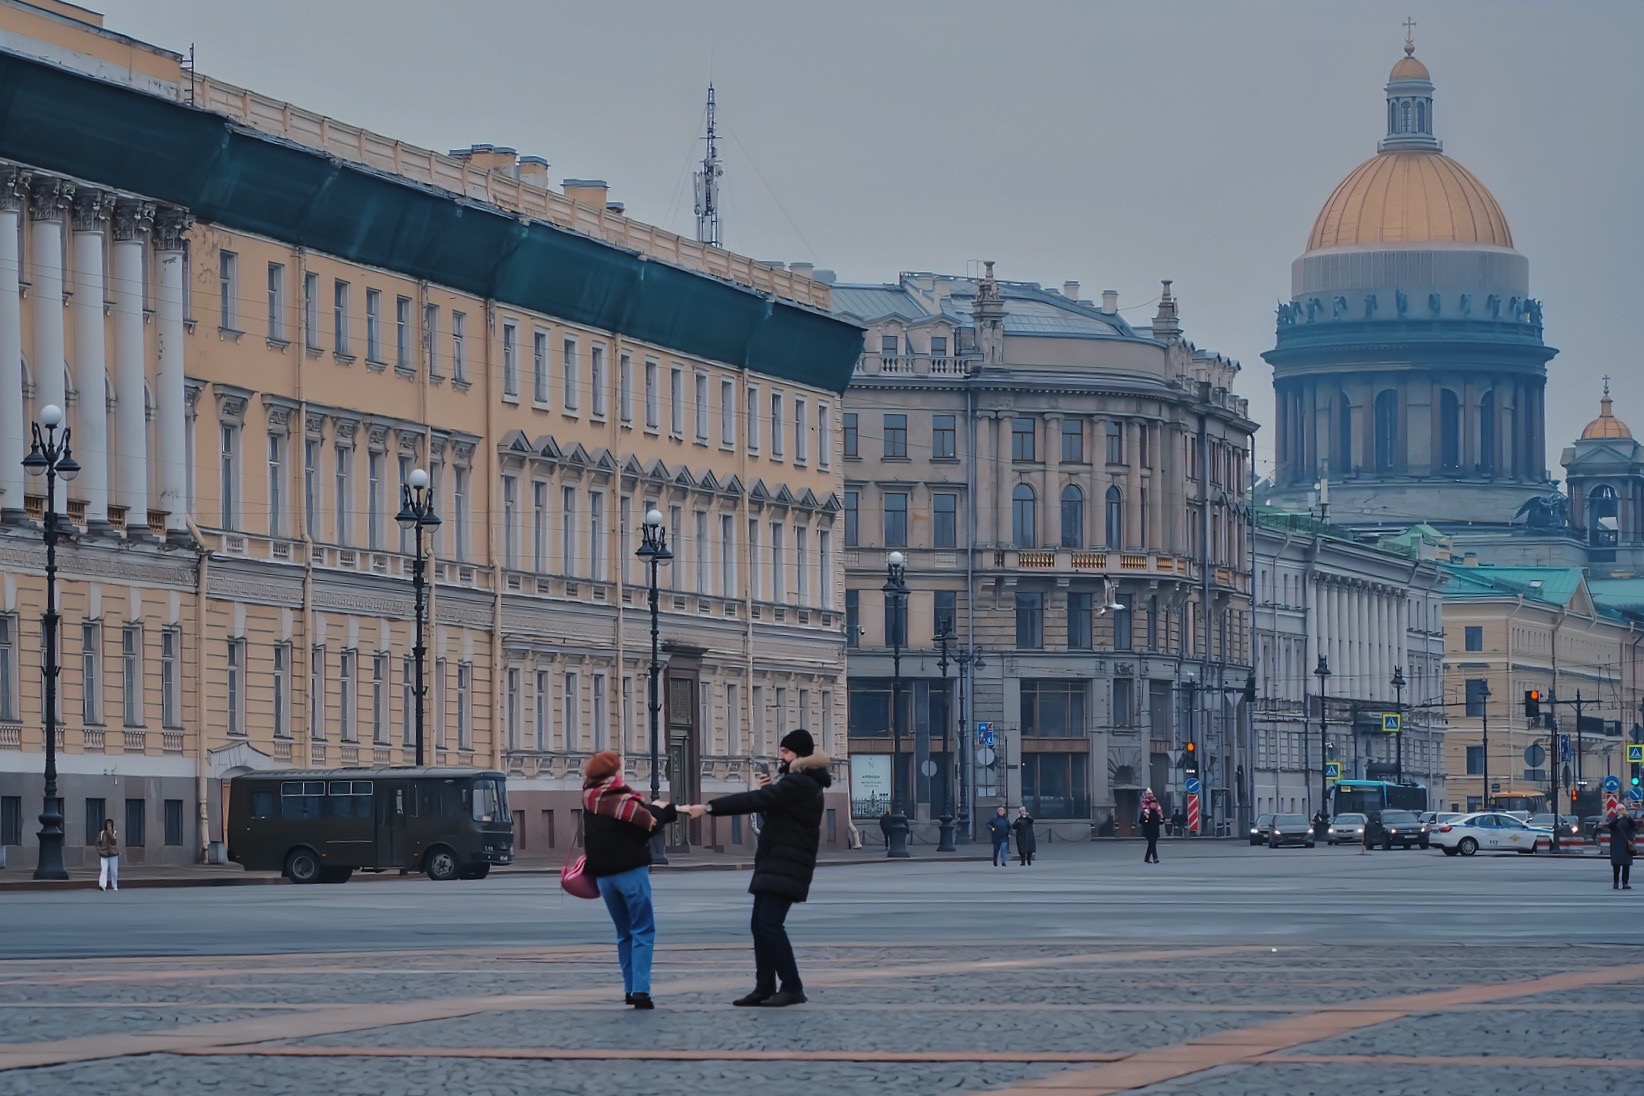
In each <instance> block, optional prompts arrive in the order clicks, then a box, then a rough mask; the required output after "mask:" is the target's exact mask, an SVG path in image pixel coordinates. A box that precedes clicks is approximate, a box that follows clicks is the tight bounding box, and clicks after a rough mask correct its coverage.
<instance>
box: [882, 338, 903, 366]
mask: <svg viewBox="0 0 1644 1096" xmlns="http://www.w3.org/2000/svg"><path fill="white" fill-rule="evenodd" d="M901 346H902V340H901V339H900V338H899V337H898V336H896V335H881V336H879V356H880V357H881V358H885V359H887V360H893V359H895V358H896V356H897V353H898V351H899V350H900V349H901Z"/></svg>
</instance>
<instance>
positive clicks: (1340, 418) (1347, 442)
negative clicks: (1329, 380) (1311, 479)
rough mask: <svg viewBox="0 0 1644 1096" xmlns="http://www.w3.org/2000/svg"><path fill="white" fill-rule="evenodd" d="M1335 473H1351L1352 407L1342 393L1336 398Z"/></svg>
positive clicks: (1345, 394)
mask: <svg viewBox="0 0 1644 1096" xmlns="http://www.w3.org/2000/svg"><path fill="white" fill-rule="evenodd" d="M1336 404H1337V406H1336V473H1337V475H1342V476H1346V475H1351V474H1352V472H1353V405H1352V403H1351V402H1349V401H1348V399H1347V393H1346V392H1342V393H1340V394H1339V395H1338V396H1337V397H1336Z"/></svg>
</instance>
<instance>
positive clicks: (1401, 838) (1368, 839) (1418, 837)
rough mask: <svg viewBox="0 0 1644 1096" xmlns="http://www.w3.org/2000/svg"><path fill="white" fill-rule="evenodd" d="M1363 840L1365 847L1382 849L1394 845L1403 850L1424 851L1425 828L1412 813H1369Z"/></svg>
mask: <svg viewBox="0 0 1644 1096" xmlns="http://www.w3.org/2000/svg"><path fill="white" fill-rule="evenodd" d="M1364 840H1365V844H1367V845H1370V846H1372V847H1374V846H1376V845H1380V846H1381V847H1382V848H1384V849H1391V848H1392V847H1393V846H1395V845H1397V846H1398V847H1400V848H1404V849H1415V848H1422V849H1425V848H1426V847H1427V842H1428V835H1427V827H1426V826H1424V825H1422V823H1421V819H1419V818H1417V817H1416V812H1414V811H1395V810H1384V811H1371V812H1370V818H1369V820H1368V821H1367V822H1365V824H1364Z"/></svg>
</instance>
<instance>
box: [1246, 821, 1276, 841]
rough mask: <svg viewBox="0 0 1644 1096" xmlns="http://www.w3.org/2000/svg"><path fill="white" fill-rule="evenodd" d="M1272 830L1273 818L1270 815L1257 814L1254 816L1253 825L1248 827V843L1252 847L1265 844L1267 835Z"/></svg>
mask: <svg viewBox="0 0 1644 1096" xmlns="http://www.w3.org/2000/svg"><path fill="white" fill-rule="evenodd" d="M1272 829H1273V816H1272V815H1270V814H1258V815H1257V816H1256V821H1255V823H1254V824H1252V825H1251V827H1250V843H1251V844H1252V845H1260V844H1263V843H1264V842H1266V840H1267V835H1268V834H1269V833H1270V832H1272Z"/></svg>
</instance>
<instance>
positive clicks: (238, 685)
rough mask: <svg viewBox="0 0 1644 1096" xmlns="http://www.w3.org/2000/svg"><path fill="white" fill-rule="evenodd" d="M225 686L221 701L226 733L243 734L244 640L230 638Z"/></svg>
mask: <svg viewBox="0 0 1644 1096" xmlns="http://www.w3.org/2000/svg"><path fill="white" fill-rule="evenodd" d="M227 667H228V674H227V688H226V694H227V695H226V699H225V700H224V701H223V708H224V715H225V716H226V717H227V719H228V733H229V734H231V735H243V734H245V640H243V639H231V640H229V641H228V651H227Z"/></svg>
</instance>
